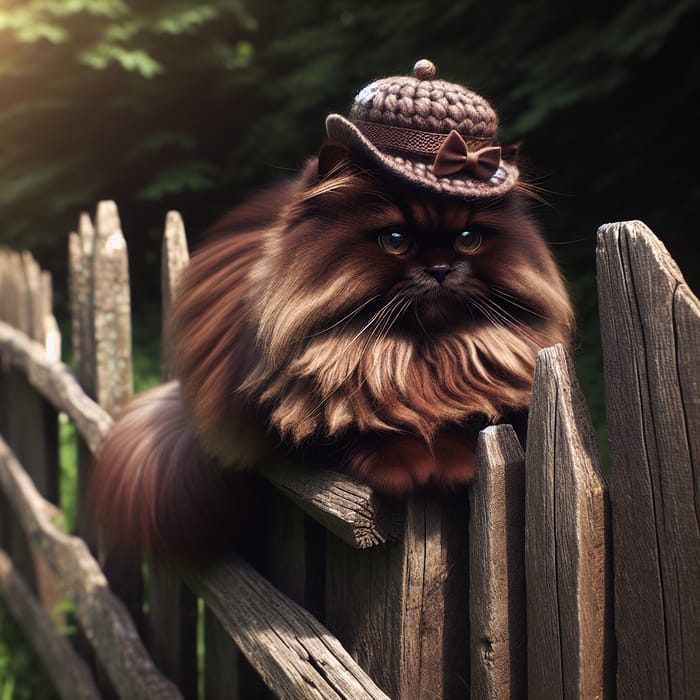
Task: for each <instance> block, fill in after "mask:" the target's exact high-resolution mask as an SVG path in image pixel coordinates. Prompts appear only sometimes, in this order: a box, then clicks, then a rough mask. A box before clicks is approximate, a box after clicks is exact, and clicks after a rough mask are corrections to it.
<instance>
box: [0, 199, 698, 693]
mask: <svg viewBox="0 0 700 700" xmlns="http://www.w3.org/2000/svg"><path fill="white" fill-rule="evenodd" d="M69 258H70V270H71V274H70V298H71V309H72V339H73V354H74V359H75V361H74V366H75V370H74V373H71V371H70V370H69V369H68V368H67V367H66V366H65V365H64V364H62V363H61V361H60V358H59V355H58V350H57V348H58V347H59V346H60V343H59V339H58V333H57V327H56V323H55V321H54V320H53V317H52V315H51V285H50V282H49V280H48V278H47V276H46V274H45V273H42V272H41V271H40V270H39V268H38V266H37V265H36V263H35V262H34V261H33V259H32V258H31V256H30V255H28V254H26V253H23V254H21V255H20V254H17V253H11V252H5V253H3V254H2V255H0V319H2V320H0V361H1V364H0V434H1V437H0V544H1V546H2V548H3V549H0V593H2V596H3V598H4V600H5V601H6V603H7V604H8V606H9V608H10V609H11V610H12V611H13V612H14V613H15V615H16V617H17V620H18V621H19V623H20V624H21V625H22V627H23V628H24V629H25V632H26V634H27V636H28V638H29V639H30V640H31V641H32V643H33V644H34V646H35V647H36V650H37V652H38V653H39V655H40V657H41V658H42V660H43V662H44V664H45V666H46V669H47V671H48V673H49V675H50V677H51V678H52V679H53V682H54V684H55V687H56V689H57V691H58V692H59V694H60V695H61V696H62V697H64V698H71V699H72V698H83V697H84V698H96V697H101V696H104V697H113V696H114V694H115V693H116V695H117V696H118V697H121V698H124V700H127V699H128V700H133V699H135V698H136V699H138V698H144V699H145V698H148V700H154V698H179V697H186V698H195V697H205V698H208V699H213V698H241V699H243V700H246V699H251V698H252V699H254V698H266V697H270V696H277V697H280V698H285V699H287V698H290V699H294V698H334V699H336V700H337V699H340V698H345V699H351V700H363V699H365V698H368V699H374V698H377V699H378V698H392V699H400V700H424V699H425V700H430V699H432V698H466V697H471V698H479V699H481V698H524V697H530V698H543V699H548V700H549V699H555V698H567V699H568V698H584V699H589V698H612V697H619V698H634V699H637V698H646V697H649V698H697V697H700V535H699V522H700V386H699V385H700V371H699V369H698V363H697V358H698V348H699V347H700V342H699V341H700V309H699V306H698V301H697V299H696V298H695V297H694V296H693V295H692V293H691V292H690V290H689V289H688V287H687V286H686V285H685V283H684V281H683V278H682V276H681V274H680V272H679V271H678V268H677V267H676V265H675V263H674V262H673V260H671V258H670V257H669V256H668V254H667V253H666V251H665V249H664V247H663V245H662V244H661V243H660V242H659V241H658V240H657V239H656V238H655V237H654V235H653V234H652V233H651V231H649V230H648V229H647V228H646V227H645V226H644V225H643V224H641V223H640V222H628V223H619V224H610V225H606V226H603V227H601V229H600V231H599V236H598V250H597V259H598V284H599V298H600V315H601V323H602V336H603V351H604V365H605V386H606V402H607V413H608V431H609V436H610V450H611V458H612V476H611V484H610V491H608V486H607V483H606V479H605V477H604V476H603V474H602V472H601V468H600V464H599V460H598V456H597V450H596V444H595V439H594V436H593V430H592V427H591V422H590V418H589V416H588V411H587V407H586V404H585V401H584V399H583V396H582V393H581V390H580V387H579V384H578V381H577V379H576V377H575V373H574V370H573V367H572V363H571V361H570V359H569V357H568V356H567V355H566V353H565V352H564V351H563V350H562V349H561V348H560V347H553V348H548V349H546V350H543V351H542V352H541V353H540V355H539V357H538V362H537V367H536V370H535V377H534V386H533V401H532V409H531V415H530V422H529V429H528V441H527V449H526V452H525V453H524V452H523V449H522V448H521V446H520V444H519V443H518V440H517V438H516V437H515V433H514V431H513V430H512V429H511V428H510V426H498V427H491V428H487V429H486V430H484V431H483V432H482V433H481V435H480V438H479V444H478V459H477V478H476V479H475V480H474V482H473V484H472V485H471V487H470V488H469V489H464V490H459V491H456V492H454V493H452V494H450V495H447V496H443V497H438V496H436V495H434V494H425V493H418V494H415V495H414V496H412V497H411V498H409V499H408V501H407V502H406V503H405V505H401V506H398V505H397V504H392V503H389V502H384V501H382V499H380V498H378V497H377V496H376V495H375V494H373V493H372V492H371V490H370V489H369V488H367V487H366V486H364V485H362V484H360V483H357V482H355V481H353V480H351V479H349V478H348V477H345V476H341V475H339V474H338V473H336V472H334V471H333V470H332V469H331V468H329V469H328V470H316V471H307V470H304V469H301V468H290V467H280V466H272V465H271V466H270V468H269V469H268V470H267V471H266V472H265V474H264V477H265V480H266V481H265V483H266V488H267V491H266V498H267V499H268V500H269V502H270V504H271V505H272V507H271V509H270V512H271V516H270V518H269V522H268V527H267V528H266V530H265V532H264V533H259V537H260V542H259V545H260V546H259V548H258V549H259V555H258V556H256V558H255V561H254V562H252V563H251V562H246V561H243V560H241V559H237V558H230V559H227V560H226V561H220V562H212V564H211V566H210V567H209V568H208V569H207V570H204V571H196V572H195V571H188V572H182V573H180V574H177V573H175V572H173V571H170V570H167V569H164V568H160V567H155V566H148V567H145V566H143V565H142V562H140V561H135V562H133V563H132V565H131V566H129V567H123V568H122V569H120V570H117V569H116V568H115V567H114V565H113V564H112V563H111V562H110V561H109V560H104V557H102V556H101V554H100V544H99V542H96V541H95V537H94V533H93V532H92V528H91V527H90V523H89V522H88V521H87V518H86V516H85V508H84V496H83V488H82V485H83V483H84V478H85V475H86V474H87V471H88V470H89V464H90V458H91V455H92V454H94V453H96V452H97V451H98V450H99V447H100V444H101V442H102V440H103V438H104V436H105V435H106V433H107V432H108V431H109V429H110V426H111V425H112V416H113V415H115V414H116V413H117V412H118V411H119V409H120V408H121V407H122V406H123V405H124V402H125V401H126V400H128V398H129V395H130V393H131V382H132V379H131V359H130V345H131V320H130V311H129V292H128V288H129V287H128V267H127V263H126V247H125V244H124V239H123V236H122V233H121V230H120V223H119V218H118V214H117V210H116V207H115V205H114V204H113V203H111V202H102V203H100V204H99V205H98V208H97V213H96V216H95V221H94V227H93V223H92V221H91V220H90V218H89V217H88V216H87V215H83V216H82V217H81V219H80V226H79V230H78V232H77V233H73V234H71V235H70V242H69ZM186 263H187V247H186V243H185V233H184V227H183V225H182V221H181V219H180V217H179V216H178V215H177V214H176V213H174V212H171V213H170V214H168V217H167V219H166V225H165V236H164V248H163V283H164V287H163V292H164V293H163V298H164V303H165V304H166V305H167V303H168V301H169V299H170V295H171V290H172V286H173V284H174V283H175V281H176V279H177V277H178V275H179V273H180V271H181V270H182V268H183V267H184V265H186ZM163 375H164V378H167V377H168V367H167V362H164V370H163ZM57 412H62V413H65V414H67V416H68V417H69V418H70V420H71V421H72V422H73V424H74V425H75V427H76V428H77V431H78V433H79V434H80V436H81V438H80V439H81V445H80V449H79V463H80V464H79V477H80V478H79V486H78V518H77V535H69V534H66V532H65V531H64V530H63V529H62V527H61V525H60V517H59V516H60V512H59V511H58V510H57V508H56V505H55V504H56V503H57V496H58V490H57V488H58V460H57V444H58V441H57V425H58V419H57ZM329 467H332V465H329ZM98 560H99V561H100V562H101V564H102V566H100V565H98ZM144 573H146V575H144ZM108 579H109V581H110V583H109V585H108V583H107V581H108ZM60 599H68V600H69V601H71V602H72V604H73V606H74V610H75V617H76V619H77V621H78V623H79V627H80V636H79V638H78V640H77V642H76V643H75V644H68V643H67V641H66V639H65V638H64V637H62V636H61V635H60V634H59V633H57V632H56V631H54V625H53V624H52V622H51V621H50V620H49V618H48V616H47V613H46V610H50V609H51V608H52V606H53V605H54V604H55V602H56V601H57V600H60ZM198 600H199V601H202V603H201V604H200V603H198ZM198 620H199V622H200V623H201V622H203V628H204V632H203V633H202V631H201V628H202V625H201V624H200V625H198ZM198 637H199V642H198ZM202 638H203V641H202ZM202 648H203V656H202V654H201V649H202Z"/></svg>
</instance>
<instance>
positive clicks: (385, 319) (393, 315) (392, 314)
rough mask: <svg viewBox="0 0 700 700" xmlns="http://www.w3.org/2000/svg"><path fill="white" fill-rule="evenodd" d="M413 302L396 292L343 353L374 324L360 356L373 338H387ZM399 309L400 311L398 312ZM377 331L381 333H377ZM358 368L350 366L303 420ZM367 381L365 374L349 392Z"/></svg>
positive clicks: (320, 406)
mask: <svg viewBox="0 0 700 700" xmlns="http://www.w3.org/2000/svg"><path fill="white" fill-rule="evenodd" d="M395 302H396V303H395ZM410 304H411V300H410V299H406V298H403V299H402V298H400V294H396V295H395V296H394V297H393V298H392V299H390V300H389V301H388V302H387V303H386V304H384V306H382V308H381V309H379V311H377V312H376V313H375V314H373V316H372V317H371V318H370V319H369V321H367V323H366V324H365V325H364V326H363V327H362V329H361V330H360V331H359V332H358V333H357V334H356V335H355V336H354V337H353V338H352V339H351V340H350V342H349V343H347V344H346V345H345V348H344V349H343V350H342V351H341V353H344V352H346V351H347V350H348V349H349V348H350V347H351V345H353V344H354V343H355V342H356V341H357V339H358V338H360V337H361V336H362V334H363V333H364V332H365V331H366V330H367V329H369V328H370V327H371V326H372V325H373V324H375V325H374V328H372V330H371V332H370V334H369V335H368V336H366V337H364V338H362V340H363V345H362V348H361V350H360V356H362V355H364V353H365V352H366V351H367V349H368V348H369V346H370V344H371V343H372V340H373V339H374V338H375V336H376V337H377V339H378V340H380V339H382V338H385V337H386V336H387V335H388V333H389V332H390V330H391V328H392V327H393V325H394V324H395V323H396V321H398V319H399V318H400V317H401V315H402V314H403V312H404V311H405V310H406V309H407V308H408V307H409V305H410ZM397 311H398V313H397ZM377 333H379V334H378V335H377ZM356 369H357V366H356V365H355V366H353V367H351V368H350V370H349V371H348V372H347V374H346V375H345V376H344V377H343V379H342V380H341V381H340V382H338V384H337V386H336V387H335V389H333V390H331V391H330V392H329V393H328V394H327V395H326V396H324V397H323V398H322V399H321V400H320V401H319V402H318V403H317V404H316V405H315V406H314V407H313V408H312V409H311V410H310V411H309V412H308V413H306V415H305V416H304V417H303V419H302V422H304V421H306V420H308V419H309V418H311V416H313V415H314V414H315V413H316V412H317V411H318V410H319V409H321V408H322V407H323V406H324V405H325V403H326V402H327V401H328V400H329V399H330V398H331V397H332V396H333V395H334V394H335V393H336V392H337V391H338V390H339V389H340V388H341V387H343V386H344V385H345V382H346V381H347V380H348V379H349V378H350V377H351V376H352V374H353V372H355V371H356ZM366 381H367V376H365V377H364V378H363V379H362V381H361V382H360V384H359V385H358V386H357V387H356V388H355V389H354V390H353V391H352V392H351V393H350V394H349V396H353V395H354V394H355V393H356V392H358V391H359V390H360V389H361V388H362V386H363V385H364V384H365V382H366Z"/></svg>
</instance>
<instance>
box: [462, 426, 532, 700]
mask: <svg viewBox="0 0 700 700" xmlns="http://www.w3.org/2000/svg"><path fill="white" fill-rule="evenodd" d="M476 457H477V458H476V477H475V479H474V481H473V482H472V484H471V485H470V489H469V512H470V520H469V624H470V649H471V664H470V665H471V695H472V697H475V698H479V699H480V700H486V699H488V698H490V699H492V700H497V699H499V700H500V698H510V700H517V699H518V698H525V697H526V695H527V656H526V653H527V635H526V627H525V454H524V453H523V450H522V447H521V446H520V443H519V442H518V438H517V437H516V435H515V431H514V430H513V428H512V427H511V426H510V425H498V426H491V427H488V428H486V429H485V430H482V431H481V433H480V434H479V441H478V446H477V456H476Z"/></svg>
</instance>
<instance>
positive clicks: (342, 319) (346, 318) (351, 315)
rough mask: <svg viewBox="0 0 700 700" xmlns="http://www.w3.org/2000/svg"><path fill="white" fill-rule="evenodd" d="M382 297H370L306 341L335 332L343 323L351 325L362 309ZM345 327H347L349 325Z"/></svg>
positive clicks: (378, 295)
mask: <svg viewBox="0 0 700 700" xmlns="http://www.w3.org/2000/svg"><path fill="white" fill-rule="evenodd" d="M380 296H381V294H375V295H374V296H373V297H370V298H369V299H367V300H366V301H364V302H362V304H360V305H359V306H358V307H357V308H356V309H354V310H353V311H351V312H350V313H349V314H347V315H345V316H343V318H341V319H339V320H338V321H336V322H335V323H333V324H331V325H330V326H328V328H323V329H322V330H320V331H316V332H315V333H311V334H310V335H307V336H305V338H304V340H308V339H309V338H315V337H316V336H318V335H323V333H328V331H331V330H333V329H334V328H336V327H337V326H339V325H340V324H341V323H343V321H347V322H348V323H349V322H350V321H351V320H352V319H353V318H354V317H355V316H357V314H359V313H360V311H362V309H364V308H365V307H366V306H368V305H369V304H371V303H372V302H373V301H375V300H376V299H379V297H380ZM345 325H347V323H346V324H345ZM343 328H345V326H343Z"/></svg>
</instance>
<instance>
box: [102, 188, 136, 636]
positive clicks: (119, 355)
mask: <svg viewBox="0 0 700 700" xmlns="http://www.w3.org/2000/svg"><path fill="white" fill-rule="evenodd" d="M91 298H92V317H91V322H92V336H93V338H94V358H95V359H94V366H93V367H94V373H95V375H94V383H95V398H96V400H97V402H98V403H99V404H100V406H102V408H104V409H105V410H106V411H107V412H108V413H109V414H110V415H111V416H112V417H116V416H118V415H119V413H120V412H121V410H122V409H123V408H124V406H125V405H126V403H127V402H128V400H129V399H130V398H131V395H132V393H133V377H132V363H131V297H130V291H129V260H128V256H127V250H126V241H125V240H124V235H123V234H122V230H121V222H120V221H119V214H118V212H117V206H116V204H115V203H114V202H112V201H101V202H98V204H97V212H96V214H95V249H94V254H93V260H92V281H91ZM88 480H89V477H88ZM99 547H100V548H101V547H102V543H99ZM100 560H101V563H102V567H103V569H104V571H105V573H106V575H107V578H108V579H109V582H110V585H111V587H112V589H113V590H114V591H115V592H116V593H117V595H119V597H120V598H121V599H122V600H123V601H124V602H125V604H126V606H127V608H128V609H129V611H130V613H131V615H132V618H133V619H134V621H135V622H136V624H137V626H138V627H139V629H143V627H144V619H143V582H142V580H141V557H140V556H139V555H138V554H133V555H130V556H129V557H127V556H124V557H120V558H115V557H114V556H112V553H111V552H110V551H106V550H103V551H101V552H100Z"/></svg>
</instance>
